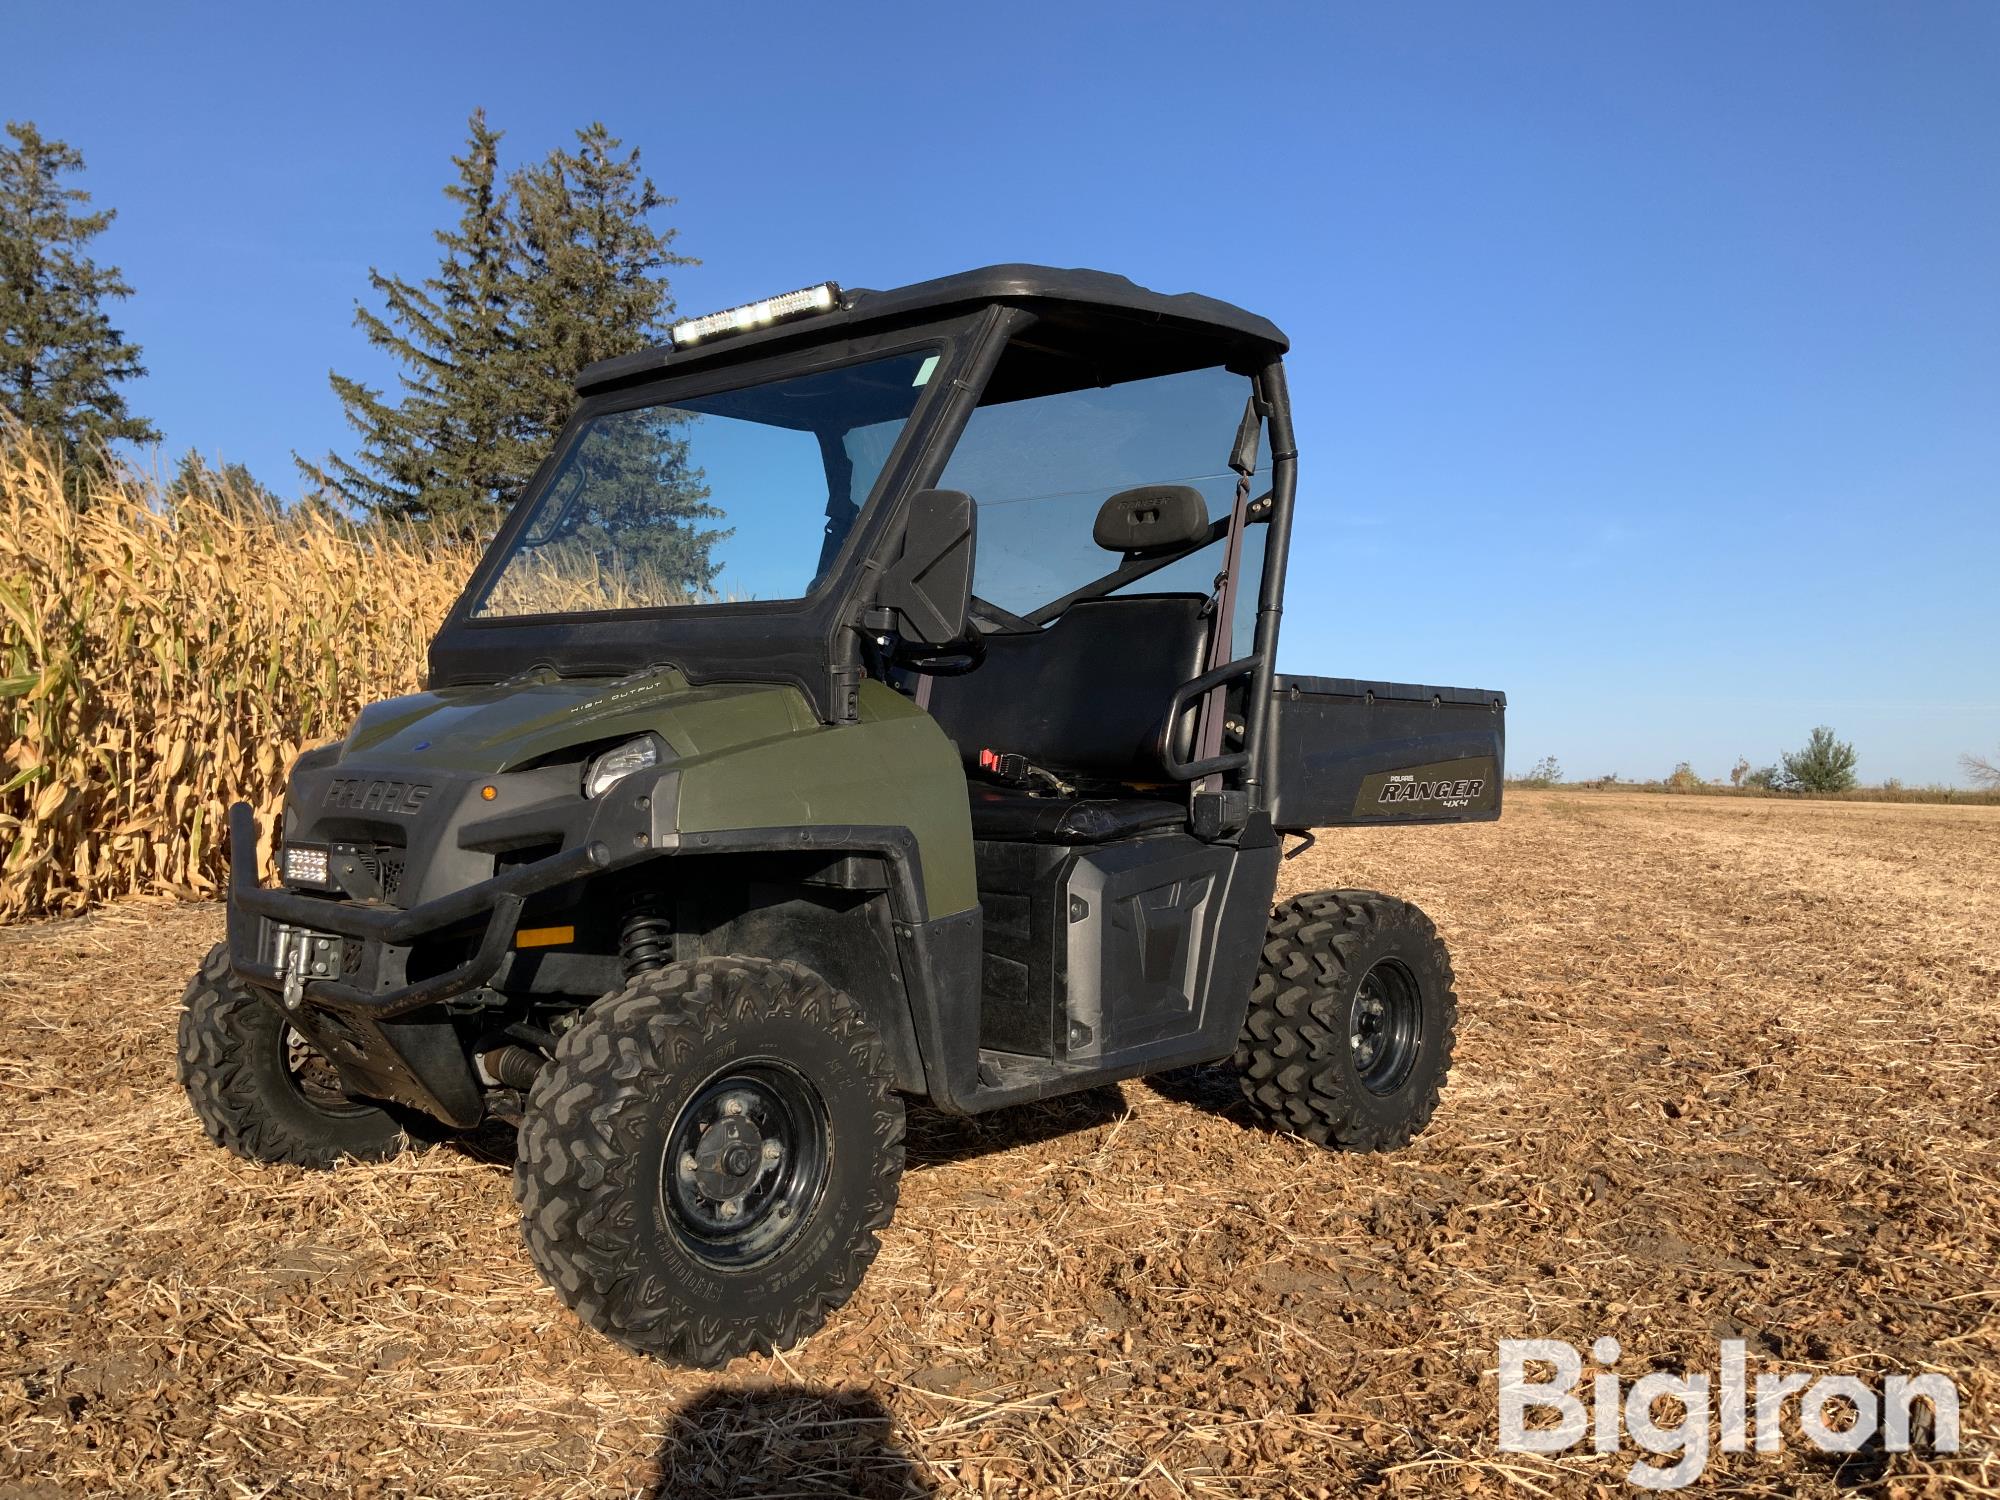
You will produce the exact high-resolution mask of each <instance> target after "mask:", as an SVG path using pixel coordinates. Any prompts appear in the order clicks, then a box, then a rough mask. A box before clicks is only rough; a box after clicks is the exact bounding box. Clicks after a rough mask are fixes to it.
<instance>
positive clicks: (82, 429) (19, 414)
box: [0, 121, 159, 472]
mask: <svg viewBox="0 0 2000 1500" xmlns="http://www.w3.org/2000/svg"><path fill="white" fill-rule="evenodd" d="M7 134H8V135H9V136H10V137H12V138H13V144H12V145H11V146H4V147H0V404H4V408H5V410H6V411H7V412H8V413H10V414H11V415H12V416H14V417H15V418H16V419H18V420H19V421H21V422H23V423H25V424H26V425H27V426H29V427H31V428H34V429H36V430H38V431H40V432H41V433H42V434H43V435H44V436H45V437H47V438H49V439H50V440H52V441H53V442H55V443H56V444H58V445H59V447H60V448H61V450H62V453H63V457H64V458H65V460H67V461H68V463H69V464H70V465H71V466H72V469H73V471H77V472H83V471H88V470H91V469H95V468H97V467H98V466H99V465H101V464H102V463H103V461H104V459H105V457H106V456H107V447H106V445H108V444H110V443H112V442H116V441H120V440H123V441H126V442H133V443H146V442H157V441H158V439H159V434H158V433H157V432H156V431H154V429H153V426H152V424H151V423H150V422H147V421H145V420H144V419H143V418H140V417H135V416H133V415H132V413H131V411H130V409H129V408H128V407H127V406H126V404H125V397H124V396H123V395H122V394H121V393H120V392H119V391H118V389H117V386H118V385H119V383H120V382H122V381H127V380H132V379H134V378H136V377H138V376H141V375H144V374H145V373H146V369H145V366H143V365H142V364H140V363H139V358H140V349H139V346H138V345H137V344H135V343H132V342H131V341H130V340H128V339H127V338H126V337H125V335H124V334H123V333H121V332H120V331H119V330H118V329H116V328H114V327H112V326H111V318H110V315H109V314H108V313H107V312H106V311H105V309H104V304H105V303H107V302H110V301H114V300H117V299H120V298H124V297H129V296H131V295H132V288H131V287H130V286H128V285H127V284H126V282H125V278H124V276H123V275H122V274H121V273H120V272H119V270H118V268H117V267H116V266H100V265H98V264H97V263H96V262H95V261H93V260H91V259H90V257H89V256H88V255H87V254H85V247H86V246H87V245H88V244H89V243H90V241H91V240H93V239H95V238H96V237H97V236H98V235H100V234H102V233H103V232H104V230H105V229H106V227H107V226H109V224H110V223H111V221H112V219H113V218H114V217H116V210H115V209H108V208H106V209H99V210H98V211H97V212H95V213H88V212H84V211H83V210H84V207H85V205H87V204H88V203H89V202H90V194H89V193H87V192H85V191H84V190H83V189H81V188H74V187H66V186H64V185H63V178H64V176H65V175H67V174H69V173H74V172H81V171H82V170H83V155H82V153H81V152H79V151H77V150H75V149H74V148H72V147H70V146H68V145H65V144H64V143H63V142H61V141H57V140H50V139H47V138H46V137H44V136H43V135H42V133H41V132H40V131H39V130H37V129H36V128H35V126H34V125H33V124H32V123H31V122H27V121H10V122H8V125H7Z"/></svg>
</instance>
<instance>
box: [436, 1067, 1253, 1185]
mask: <svg viewBox="0 0 2000 1500" xmlns="http://www.w3.org/2000/svg"><path fill="white" fill-rule="evenodd" d="M1231 1087H1232V1088H1233V1087H1234V1085H1233V1084H1232V1085H1231ZM908 1109H909V1134H908V1135H907V1136H906V1137H905V1139H904V1144H903V1152H904V1156H903V1161H904V1165H905V1167H906V1168H907V1169H909V1170H911V1171H921V1170H923V1169H924V1168H926V1167H941V1166H948V1165H950V1164H951V1163H953V1162H962V1161H973V1160H976V1159H977V1158H979V1157H982V1156H988V1155H991V1154H992V1153H993V1152H996V1151H1011V1150H1012V1149H1013V1148H1014V1147H1016V1146H1033V1145H1038V1144H1039V1143H1041V1142H1042V1141H1049V1140H1054V1139H1055V1138H1056V1137H1057V1136H1060V1135H1068V1134H1070V1133H1071V1132H1072V1131H1078V1130H1090V1129H1092V1128H1094V1127H1096V1126H1099V1125H1109V1124H1112V1123H1113V1122H1114V1121H1117V1120H1122V1119H1123V1118H1124V1117H1125V1116H1126V1115H1128V1114H1130V1113H1131V1106H1130V1105H1128V1104H1127V1103H1126V1102H1125V1095H1124V1094H1123V1093H1122V1092H1121V1091H1120V1089H1119V1087H1118V1085H1117V1084H1115V1083H1108V1084H1105V1085H1103V1086H1102V1087H1099V1088H1094V1089H1087V1090H1085V1091H1084V1092H1082V1093H1080V1094H1069V1095H1065V1096H1064V1097H1062V1098H1059V1099H1043V1100H1038V1101H1036V1102H1035V1103H1033V1104H1017V1105H1014V1106H1013V1107H1012V1108H1009V1109H998V1110H995V1111H993V1112H992V1113H991V1114H985V1115H971V1116H966V1115H948V1114H946V1113H944V1112H943V1111H942V1110H937V1109H932V1108H931V1107H930V1106H929V1105H927V1104H919V1103H917V1102H916V1101H915V1100H911V1101H909V1104H908ZM437 1149H440V1150H444V1151H450V1152H454V1153H456V1154H457V1155H459V1156H463V1157H467V1158H469V1159H470V1160H472V1161H475V1162H478V1163H479V1164H480V1165H482V1166H488V1167H492V1168H494V1169H495V1170H498V1171H505V1172H511V1171H513V1170H514V1152H515V1127H514V1125H513V1124H512V1122H510V1121H507V1120H488V1121H486V1123H484V1124H483V1125H480V1126H478V1127H476V1128H474V1129H473V1130H470V1131H467V1132H465V1133H464V1134H461V1135H451V1136H447V1137H445V1139H444V1140H443V1141H442V1142H440V1143H439V1145H438V1147H437Z"/></svg>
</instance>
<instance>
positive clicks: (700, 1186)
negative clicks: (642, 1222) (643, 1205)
mask: <svg viewBox="0 0 2000 1500" xmlns="http://www.w3.org/2000/svg"><path fill="white" fill-rule="evenodd" d="M829 1160H830V1157H829V1152H828V1149H827V1121H826V1105H825V1103H824V1102H823V1101H822V1100H821V1098H820V1096H819V1091H818V1090H817V1089H815V1088H814V1087H813V1086H812V1084H811V1083H809V1082H808V1081H807V1080H806V1079H805V1078H804V1077H803V1076H802V1075H801V1074H799V1073H798V1072H797V1071H796V1070H795V1069H792V1068H789V1067H787V1066H785V1065H784V1064H783V1063H780V1062H776V1061H762V1062H752V1063H738V1064H734V1065H732V1066H730V1067H729V1068H726V1069H725V1070H723V1071H722V1072H721V1073H718V1074H716V1075H715V1077H713V1078H711V1079H710V1080H709V1081H708V1082H707V1083H705V1084H703V1085H702V1086H701V1087H700V1088H699V1089H697V1090H695V1092H694V1095H693V1097H691V1098H690V1099H689V1100H688V1102H687V1103H686V1104H685V1105H684V1106H683V1107H682V1108H681V1111H680V1113H679V1115H677V1116H676V1117H675V1119H674V1123H673V1127H672V1128H671V1129H670V1130H669V1131H668V1132H667V1154H666V1159H665V1160H664V1161H662V1162H661V1164H660V1200H661V1203H662V1204H663V1205H664V1206H665V1208H666V1217H667V1221H668V1222H669V1223H670V1224H672V1226H673V1229H674V1233H675V1235H676V1236H677V1237H678V1238H679V1240H680V1241H681V1244H682V1245H683V1246H684V1247H685V1248H686V1249H687V1250H688V1251H689V1252H690V1253H691V1254H693V1255H694V1256H696V1257H697V1258H699V1259H701V1260H703V1261H706V1262H707V1263H708V1264H710V1265H712V1266H720V1267H725V1268H731V1269H734V1268H739V1267H742V1266H747V1265H753V1264H755V1263H756V1262H758V1261H761V1260H767V1259H769V1258H770V1257H771V1256H773V1255H775V1254H777V1253H778V1251H780V1250H781V1249H783V1248H784V1247H785V1245H787V1244H788V1243H790V1241H791V1240H792V1238H793V1237H794V1236H795V1235H797V1234H798V1233H799V1231H800V1230H801V1229H803V1228H804V1227H805V1223H806V1221H807V1220H808V1219H810V1218H811V1217H812V1210H813V1207H814V1205H815V1204H816V1203H817V1202H818V1201H819V1195H820V1193H821V1191H822V1190H823V1189H824V1188H825V1186H826V1178H827V1167H828V1165H829Z"/></svg>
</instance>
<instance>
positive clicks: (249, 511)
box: [165, 448, 285, 519]
mask: <svg viewBox="0 0 2000 1500" xmlns="http://www.w3.org/2000/svg"><path fill="white" fill-rule="evenodd" d="M165 499H166V501H167V503H168V504H169V505H183V504H186V503H188V502H189V501H202V502H205V503H207V504H210V505H214V506H216V507H218V508H220V509H222V510H230V511H235V512H237V513H239V514H240V515H242V516H243V517H244V518H245V519H269V518H271V517H274V516H281V515H283V514H284V513H285V502H284V501H283V500H282V499H280V498H279V497H278V494H277V492H276V491H275V490H273V489H272V488H271V487H270V486H269V485H267V484H265V483H264V482H263V481H262V480H261V479H259V478H258V477H257V476H256V475H254V474H252V473H251V472H250V470H249V467H248V466H247V465H245V464H233V463H226V464H222V465H220V466H219V467H218V466H216V465H213V464H211V463H209V461H208V460H207V459H205V458H203V457H202V456H201V454H199V453H198V452H196V451H195V450H194V449H192V448H190V449H189V450H188V451H187V452H186V453H184V454H182V455H181V459H180V462H179V463H178V464H176V465H175V466H174V477H173V478H172V479H171V480H170V481H168V483H167V487H166V491H165Z"/></svg>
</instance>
